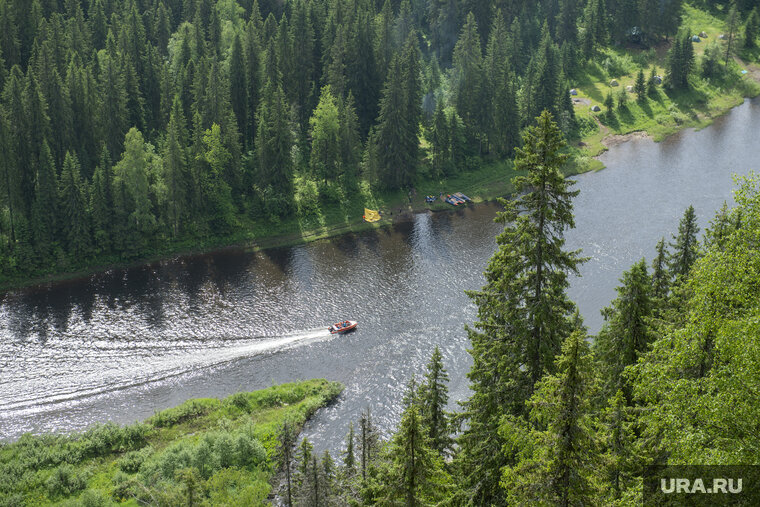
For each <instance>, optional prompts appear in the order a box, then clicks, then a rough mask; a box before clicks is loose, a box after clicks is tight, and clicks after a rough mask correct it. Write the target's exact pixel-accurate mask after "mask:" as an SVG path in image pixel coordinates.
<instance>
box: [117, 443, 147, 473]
mask: <svg viewBox="0 0 760 507" xmlns="http://www.w3.org/2000/svg"><path fill="white" fill-rule="evenodd" d="M151 454H153V447H151V446H148V447H144V448H143V449H140V450H139V451H130V452H128V453H127V454H125V455H124V456H122V458H121V459H120V460H119V461H118V465H119V468H120V469H121V470H122V471H123V472H127V473H129V474H134V473H137V472H138V471H139V470H140V467H141V466H142V464H143V463H145V461H146V460H147V459H148V458H149V457H150V455H151Z"/></svg>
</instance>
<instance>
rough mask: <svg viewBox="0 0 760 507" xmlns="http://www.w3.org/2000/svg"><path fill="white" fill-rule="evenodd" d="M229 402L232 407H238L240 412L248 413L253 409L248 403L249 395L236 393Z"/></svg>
mask: <svg viewBox="0 0 760 507" xmlns="http://www.w3.org/2000/svg"><path fill="white" fill-rule="evenodd" d="M227 400H228V402H229V403H230V404H231V405H232V406H234V407H237V408H239V409H240V410H245V411H246V412H248V411H250V409H251V406H250V404H249V403H248V395H247V394H245V393H235V394H233V395H232V396H230V397H229V398H227Z"/></svg>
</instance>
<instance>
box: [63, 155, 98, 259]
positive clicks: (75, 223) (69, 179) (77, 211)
mask: <svg viewBox="0 0 760 507" xmlns="http://www.w3.org/2000/svg"><path fill="white" fill-rule="evenodd" d="M58 196H59V200H60V203H61V217H62V219H63V220H62V223H63V224H62V228H63V235H64V237H65V238H66V247H67V250H68V253H69V255H70V257H71V258H72V259H77V260H80V259H84V258H86V257H87V256H88V255H89V253H90V244H91V242H90V226H89V217H88V216H87V200H86V195H85V189H84V186H83V183H82V180H81V178H80V176H79V160H77V157H76V155H72V154H71V153H67V154H66V158H65V160H64V162H63V169H62V170H61V178H60V189H59V191H58Z"/></svg>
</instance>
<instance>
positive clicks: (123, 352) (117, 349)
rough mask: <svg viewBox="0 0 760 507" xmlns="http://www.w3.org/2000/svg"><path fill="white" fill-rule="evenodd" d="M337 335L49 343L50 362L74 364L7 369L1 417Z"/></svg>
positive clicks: (0, 382) (0, 383)
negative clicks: (55, 346)
mask: <svg viewBox="0 0 760 507" xmlns="http://www.w3.org/2000/svg"><path fill="white" fill-rule="evenodd" d="M331 338H333V335H331V334H330V332H329V331H328V330H327V329H326V328H315V329H308V330H303V331H297V332H293V333H288V334H285V335H282V336H278V337H257V338H230V337H226V338H223V339H216V340H210V341H208V342H202V341H197V340H177V341H167V342H166V343H164V344H163V345H164V346H163V347H162V346H161V345H158V344H156V343H155V342H150V343H135V342H125V341H121V340H108V341H104V340H99V341H96V342H88V343H87V346H86V347H77V348H76V349H75V350H72V348H71V344H68V346H67V347H66V349H67V350H59V351H58V353H56V351H55V350H51V348H50V347H49V346H48V348H47V351H48V352H49V353H48V354H46V356H48V357H49V359H50V361H51V362H52V360H53V357H56V358H57V359H58V360H60V358H61V356H70V357H69V359H70V360H69V363H70V364H69V367H68V368H66V369H65V370H64V371H61V369H60V368H58V369H57V371H55V373H51V372H52V369H45V368H44V366H45V364H44V363H45V362H47V361H46V358H45V357H40V358H38V360H37V361H35V362H37V363H38V364H35V365H34V367H33V368H31V369H29V368H28V366H31V365H28V364H27V365H26V366H27V368H24V365H19V371H17V372H13V371H7V370H6V371H3V372H2V375H1V376H0V420H1V419H3V418H5V417H9V416H11V412H12V413H13V414H12V415H13V416H18V415H23V414H28V413H34V412H39V411H45V410H55V409H57V408H60V406H61V404H68V403H76V402H78V401H81V400H83V399H86V398H91V397H94V396H99V395H104V394H108V393H111V392H114V391H119V390H123V389H129V388H135V387H141V386H147V385H150V384H152V383H155V382H160V381H165V380H168V379H172V378H175V377H180V376H182V375H186V374H192V373H195V372H198V371H202V370H207V369H209V368H215V367H219V366H221V365H224V364H226V363H230V362H232V361H236V360H239V359H244V358H248V357H256V356H260V355H265V354H273V353H278V352H281V351H284V350H288V349H292V348H295V347H300V346H304V345H308V344H313V343H317V342H320V341H326V340H329V339H331ZM82 345H84V344H82ZM59 364H60V363H59ZM23 370H26V371H23ZM31 371H34V372H35V373H34V374H32V373H31ZM3 377H4V378H3ZM3 392H5V395H4V393H3ZM10 393H14V396H13V398H10V397H8V396H6V395H7V394H10Z"/></svg>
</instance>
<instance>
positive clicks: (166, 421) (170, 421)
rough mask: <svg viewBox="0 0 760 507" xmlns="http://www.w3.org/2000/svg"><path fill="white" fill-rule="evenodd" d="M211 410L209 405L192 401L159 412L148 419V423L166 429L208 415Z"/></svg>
mask: <svg viewBox="0 0 760 507" xmlns="http://www.w3.org/2000/svg"><path fill="white" fill-rule="evenodd" d="M210 409H211V407H210V406H209V405H208V403H201V402H200V401H198V400H191V401H188V402H186V403H183V404H182V405H180V406H178V407H175V408H170V409H167V410H164V411H161V412H157V413H156V414H155V415H154V416H153V417H151V418H150V419H148V422H150V423H151V424H153V426H155V427H156V428H165V427H168V426H174V425H176V424H179V423H181V422H184V421H187V420H189V419H195V418H196V417H200V416H203V415H206V414H207V413H208V412H209V410H210Z"/></svg>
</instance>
